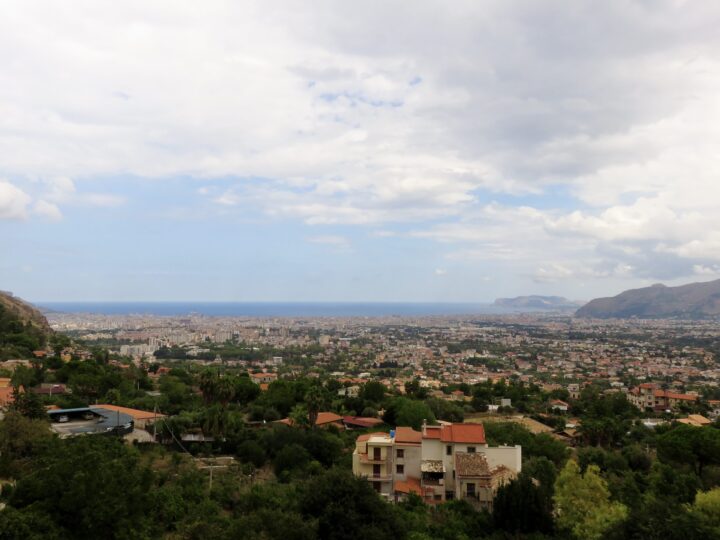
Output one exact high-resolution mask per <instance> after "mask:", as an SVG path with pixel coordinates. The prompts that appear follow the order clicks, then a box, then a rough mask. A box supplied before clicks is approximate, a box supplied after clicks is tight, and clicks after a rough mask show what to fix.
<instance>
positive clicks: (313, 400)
mask: <svg viewBox="0 0 720 540" xmlns="http://www.w3.org/2000/svg"><path fill="white" fill-rule="evenodd" d="M324 404H325V396H324V395H323V391H322V389H321V388H320V387H319V386H313V387H312V388H310V390H308V392H307V394H305V406H306V407H307V414H308V423H309V424H310V427H311V428H313V429H314V428H315V423H316V422H317V419H318V415H319V414H320V409H322V407H323V406H324Z"/></svg>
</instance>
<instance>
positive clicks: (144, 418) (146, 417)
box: [90, 404, 165, 429]
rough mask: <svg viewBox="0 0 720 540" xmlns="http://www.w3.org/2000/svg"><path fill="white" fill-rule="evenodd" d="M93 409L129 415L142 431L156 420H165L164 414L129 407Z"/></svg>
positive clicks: (94, 407) (115, 406)
mask: <svg viewBox="0 0 720 540" xmlns="http://www.w3.org/2000/svg"><path fill="white" fill-rule="evenodd" d="M90 408H91V409H105V410H106V411H115V412H119V413H122V414H127V415H128V416H130V417H132V419H133V421H134V422H135V426H136V427H138V428H140V429H145V426H147V425H148V424H152V423H153V422H154V421H156V420H160V419H161V418H165V415H164V414H160V413H158V412H151V411H141V410H139V409H130V408H129V407H120V406H119V405H107V404H102V405H91V406H90Z"/></svg>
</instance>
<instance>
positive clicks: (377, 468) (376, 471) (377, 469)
mask: <svg viewBox="0 0 720 540" xmlns="http://www.w3.org/2000/svg"><path fill="white" fill-rule="evenodd" d="M373 476H374V477H378V476H380V465H373Z"/></svg>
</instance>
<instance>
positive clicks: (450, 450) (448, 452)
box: [445, 444, 452, 456]
mask: <svg viewBox="0 0 720 540" xmlns="http://www.w3.org/2000/svg"><path fill="white" fill-rule="evenodd" d="M445 454H446V455H448V456H452V445H450V444H448V445H447V447H446V448H445Z"/></svg>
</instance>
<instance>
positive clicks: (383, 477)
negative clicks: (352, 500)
mask: <svg viewBox="0 0 720 540" xmlns="http://www.w3.org/2000/svg"><path fill="white" fill-rule="evenodd" d="M363 478H365V480H368V481H370V482H390V481H391V480H392V475H390V474H365V475H363Z"/></svg>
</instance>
